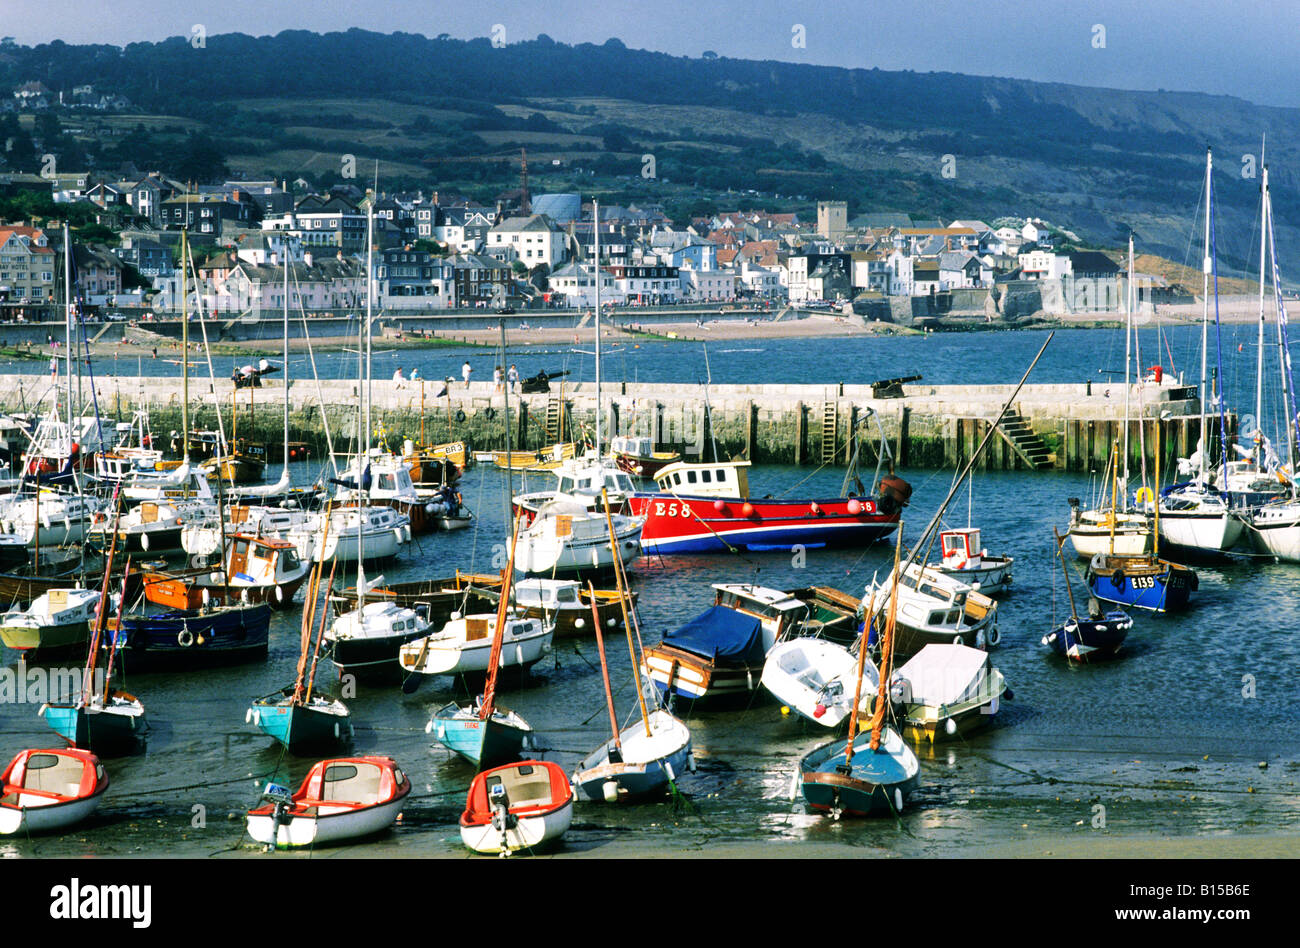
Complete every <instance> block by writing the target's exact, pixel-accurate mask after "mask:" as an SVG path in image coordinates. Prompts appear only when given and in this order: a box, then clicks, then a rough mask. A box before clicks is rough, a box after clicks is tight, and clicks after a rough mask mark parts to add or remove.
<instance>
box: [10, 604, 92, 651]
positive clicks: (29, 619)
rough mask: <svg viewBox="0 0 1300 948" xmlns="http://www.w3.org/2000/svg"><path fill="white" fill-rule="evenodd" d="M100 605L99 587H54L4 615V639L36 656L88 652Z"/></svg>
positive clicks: (14, 646) (18, 648)
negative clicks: (19, 608) (26, 605)
mask: <svg viewBox="0 0 1300 948" xmlns="http://www.w3.org/2000/svg"><path fill="white" fill-rule="evenodd" d="M99 604H100V593H99V590H97V589H51V590H50V591H49V592H46V593H42V594H41V595H40V596H38V597H37V598H36V600H35V601H33V602H32V604H31V605H30V606H28V607H27V608H26V609H21V610H12V611H10V612H6V613H5V614H4V615H3V616H0V641H2V642H4V644H5V645H6V646H8V647H9V648H12V649H16V650H18V651H29V652H31V653H32V655H33V657H34V656H36V655H39V656H42V657H48V656H51V655H55V654H68V653H73V652H84V651H85V649H86V647H87V646H88V645H89V643H90V634H91V626H92V625H93V623H94V620H95V615H96V614H97V613H98V611H99Z"/></svg>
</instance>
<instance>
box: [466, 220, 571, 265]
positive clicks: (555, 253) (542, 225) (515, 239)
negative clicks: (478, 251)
mask: <svg viewBox="0 0 1300 948" xmlns="http://www.w3.org/2000/svg"><path fill="white" fill-rule="evenodd" d="M483 252H484V253H486V254H488V255H490V256H493V257H496V258H498V259H500V260H504V261H506V262H507V263H510V262H513V261H515V260H519V261H521V262H522V263H523V264H524V265H525V266H526V267H528V269H529V270H531V269H533V267H536V266H538V265H539V264H543V263H544V264H546V266H547V267H549V268H550V269H552V270H554V269H555V268H556V267H558V266H560V265H561V264H563V263H564V262H565V261H566V260H567V259H568V258H569V251H568V244H567V235H566V234H565V233H564V231H562V230H560V228H559V227H557V226H556V225H555V224H554V223H553V222H552V221H551V219H550V218H549V217H547V216H546V215H545V214H534V215H532V216H531V217H508V218H506V219H505V220H503V221H501V222H500V223H499V224H497V225H496V226H494V227H493V228H492V229H491V230H489V231H488V235H487V246H486V247H485V248H484V250H483Z"/></svg>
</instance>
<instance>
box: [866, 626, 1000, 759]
mask: <svg viewBox="0 0 1300 948" xmlns="http://www.w3.org/2000/svg"><path fill="white" fill-rule="evenodd" d="M889 693H890V697H891V699H892V700H893V701H894V703H895V704H897V705H901V707H902V715H901V717H902V729H903V736H904V737H906V738H908V739H910V740H914V741H929V742H930V743H931V744H933V743H936V742H938V741H942V740H945V739H947V738H951V737H955V736H957V735H958V734H968V733H970V732H971V731H974V730H976V729H978V728H980V727H983V726H984V725H985V724H988V723H989V722H990V721H991V720H992V719H993V716H994V715H995V714H997V713H998V709H999V705H1000V702H1001V699H1002V697H1003V695H1006V696H1007V697H1008V698H1010V695H1009V694H1008V693H1007V683H1006V680H1005V679H1004V678H1003V677H1002V673H1001V672H1000V671H998V670H997V669H996V668H994V667H993V665H992V663H991V661H990V659H989V655H988V653H987V652H984V651H982V650H980V649H977V648H968V647H967V646H965V645H953V644H951V643H950V644H947V645H927V646H926V647H925V648H923V649H921V651H920V652H918V653H917V654H916V655H914V656H913V657H912V658H911V659H910V660H909V661H908V662H906V663H905V664H904V665H903V666H902V667H901V668H899V669H898V671H897V672H895V673H894V676H893V679H892V680H891V681H890V683H889Z"/></svg>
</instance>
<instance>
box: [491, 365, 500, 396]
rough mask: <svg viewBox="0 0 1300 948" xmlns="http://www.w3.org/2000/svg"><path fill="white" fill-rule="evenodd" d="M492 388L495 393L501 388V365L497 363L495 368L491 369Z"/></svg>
mask: <svg viewBox="0 0 1300 948" xmlns="http://www.w3.org/2000/svg"><path fill="white" fill-rule="evenodd" d="M492 389H493V391H495V392H496V393H497V394H500V393H501V391H502V389H501V366H499V365H498V366H497V367H496V368H495V369H493V370H492Z"/></svg>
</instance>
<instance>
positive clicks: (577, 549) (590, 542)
mask: <svg viewBox="0 0 1300 948" xmlns="http://www.w3.org/2000/svg"><path fill="white" fill-rule="evenodd" d="M624 476H626V475H624ZM611 519H612V522H613V525H614V537H615V543H616V546H617V550H618V557H619V560H620V561H621V562H622V563H623V564H624V567H626V565H627V564H628V563H629V562H630V561H631V560H633V559H634V558H635V557H637V556H639V555H640V553H641V527H642V521H641V520H640V519H638V518H635V517H624V516H622V515H614V516H613V517H612V518H611ZM613 568H614V552H613V550H611V548H610V537H609V524H608V523H607V522H606V519H605V515H604V514H603V513H600V514H596V513H591V512H590V511H588V510H587V508H586V507H584V506H582V505H580V504H578V503H575V502H574V501H571V500H551V501H547V502H546V503H544V504H542V506H541V507H540V508H539V509H538V511H537V517H536V519H535V520H534V521H533V522H532V524H531V525H530V526H529V527H528V529H526V530H524V531H522V532H521V533H520V534H519V548H518V552H517V553H516V554H515V569H517V570H519V571H520V572H524V573H529V574H531V575H534V576H579V575H587V574H598V573H605V572H608V571H610V570H612V569H613Z"/></svg>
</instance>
